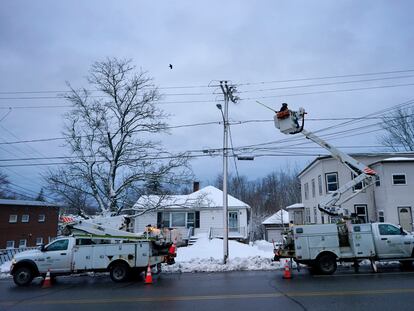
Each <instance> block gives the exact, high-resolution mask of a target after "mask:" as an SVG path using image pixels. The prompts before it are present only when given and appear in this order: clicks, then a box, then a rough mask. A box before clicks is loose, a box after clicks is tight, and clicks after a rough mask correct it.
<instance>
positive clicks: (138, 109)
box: [47, 58, 189, 214]
mask: <svg viewBox="0 0 414 311" xmlns="http://www.w3.org/2000/svg"><path fill="white" fill-rule="evenodd" d="M88 82H89V87H88V89H86V88H85V89H82V90H77V89H74V88H72V87H71V86H70V85H69V87H70V89H71V91H70V93H69V94H67V95H66V98H67V100H68V101H70V102H71V103H72V105H73V109H72V110H71V111H70V112H69V113H68V114H67V115H66V123H65V132H64V136H65V137H66V142H67V145H68V146H69V147H70V151H71V153H72V156H73V157H72V158H70V159H69V160H68V161H67V164H68V166H67V167H66V168H65V169H60V170H58V171H57V172H50V173H49V174H48V177H47V179H48V180H49V181H50V182H52V183H54V184H56V183H60V184H61V185H62V186H64V187H66V188H71V189H74V190H81V191H83V192H84V193H85V194H87V195H89V196H91V197H93V198H94V200H95V201H96V203H97V205H98V206H99V209H100V210H101V211H102V212H103V213H104V214H109V213H116V214H118V213H119V212H120V211H121V210H122V208H123V207H124V203H125V202H126V200H127V197H128V193H129V192H131V191H136V192H141V193H145V189H147V187H145V183H147V182H148V180H152V181H158V182H160V183H165V182H167V181H168V183H174V182H177V180H182V179H184V178H185V177H187V176H188V172H189V171H188V165H187V163H188V158H187V156H186V154H175V155H172V154H170V153H168V152H166V151H164V150H163V148H162V147H161V144H160V142H158V141H156V140H154V139H153V138H152V137H153V135H155V134H160V133H165V132H167V124H166V123H165V119H166V117H167V115H165V114H164V112H163V111H162V110H160V109H159V108H158V106H157V105H156V102H157V101H158V100H159V99H160V97H161V96H160V94H159V91H158V89H157V88H156V87H154V85H152V81H151V78H149V77H148V76H147V74H146V73H145V72H138V73H137V72H136V71H135V67H134V66H133V65H132V63H131V61H130V60H120V59H116V58H112V59H106V60H105V61H101V62H95V63H94V64H93V65H92V67H91V70H90V73H89V76H88ZM91 90H96V91H98V92H99V93H98V94H99V95H92V94H91ZM94 94H96V93H94ZM79 183H81V184H82V187H81V188H79Z"/></svg>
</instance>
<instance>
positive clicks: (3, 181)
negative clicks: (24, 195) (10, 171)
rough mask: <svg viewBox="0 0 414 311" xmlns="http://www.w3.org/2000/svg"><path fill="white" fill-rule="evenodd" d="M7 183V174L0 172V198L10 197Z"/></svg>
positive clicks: (8, 182)
mask: <svg viewBox="0 0 414 311" xmlns="http://www.w3.org/2000/svg"><path fill="white" fill-rule="evenodd" d="M9 184H10V181H9V179H8V177H7V175H6V174H5V173H3V172H0V198H2V199H8V198H9V197H10V189H9Z"/></svg>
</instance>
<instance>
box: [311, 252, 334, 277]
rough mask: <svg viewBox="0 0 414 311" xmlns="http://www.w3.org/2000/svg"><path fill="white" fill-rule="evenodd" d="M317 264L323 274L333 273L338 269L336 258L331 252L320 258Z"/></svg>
mask: <svg viewBox="0 0 414 311" xmlns="http://www.w3.org/2000/svg"><path fill="white" fill-rule="evenodd" d="M316 265H317V267H318V271H319V272H320V273H321V274H325V275H328V274H332V273H334V272H335V271H336V267H337V266H336V258H335V256H334V255H331V254H323V255H321V256H320V257H319V258H318V260H317V263H316Z"/></svg>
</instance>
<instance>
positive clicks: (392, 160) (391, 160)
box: [371, 157, 414, 165]
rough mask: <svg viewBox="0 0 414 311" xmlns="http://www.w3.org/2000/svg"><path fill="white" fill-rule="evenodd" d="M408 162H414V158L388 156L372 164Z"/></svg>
mask: <svg viewBox="0 0 414 311" xmlns="http://www.w3.org/2000/svg"><path fill="white" fill-rule="evenodd" d="M407 162H414V158H405V157H393V158H387V159H383V160H380V161H377V162H374V163H372V164H371V165H377V164H380V163H383V164H384V163H407Z"/></svg>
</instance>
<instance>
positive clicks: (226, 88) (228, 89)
mask: <svg viewBox="0 0 414 311" xmlns="http://www.w3.org/2000/svg"><path fill="white" fill-rule="evenodd" d="M220 88H221V91H222V92H223V95H224V112H223V109H222V106H221V105H220V104H217V108H218V109H220V111H221V115H222V117H223V125H224V137H223V263H224V264H227V260H228V258H229V214H228V209H229V208H228V195H227V177H228V156H229V149H228V133H229V101H231V102H233V103H236V101H237V100H238V97H237V96H234V95H233V93H235V92H236V87H235V86H234V85H228V84H227V81H220Z"/></svg>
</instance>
